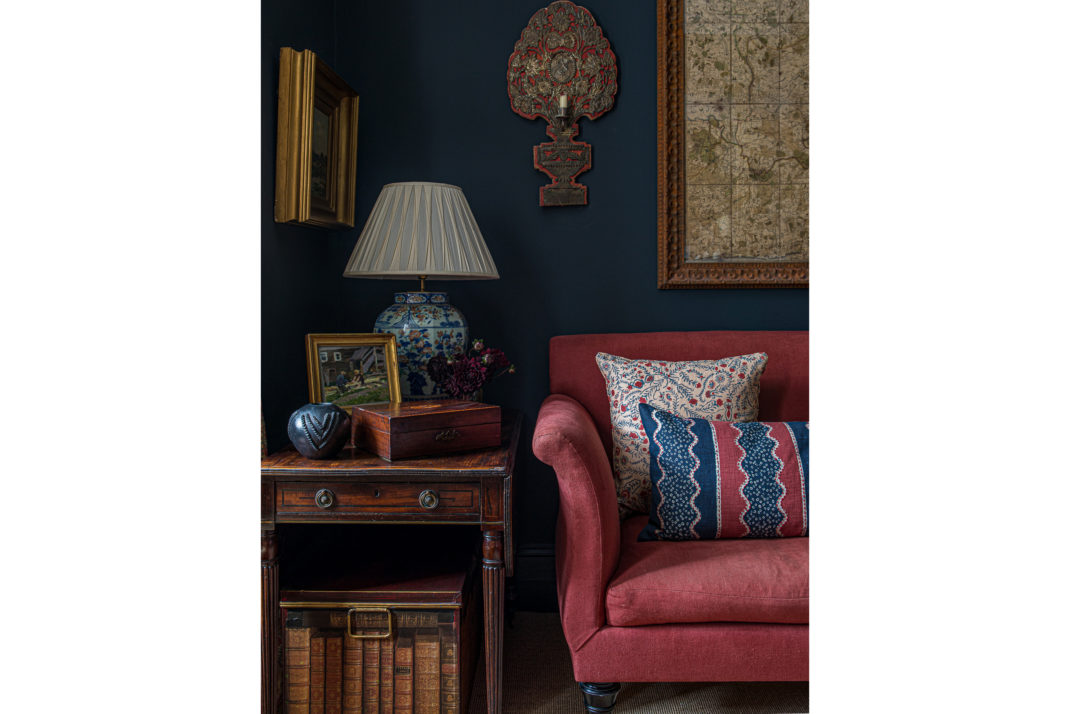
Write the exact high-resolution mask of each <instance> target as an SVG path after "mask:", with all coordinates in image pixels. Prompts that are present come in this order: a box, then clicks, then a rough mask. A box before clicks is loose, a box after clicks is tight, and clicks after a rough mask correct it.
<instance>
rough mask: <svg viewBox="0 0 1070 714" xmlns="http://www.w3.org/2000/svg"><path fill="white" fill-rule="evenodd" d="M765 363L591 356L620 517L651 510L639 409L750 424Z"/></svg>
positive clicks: (761, 359)
mask: <svg viewBox="0 0 1070 714" xmlns="http://www.w3.org/2000/svg"><path fill="white" fill-rule="evenodd" d="M767 359H768V355H766V354H765V353H764V352H755V353H754V354H749V355H741V356H739V357H725V358H724V359H711V360H696V361H693V362H665V361H661V360H650V359H626V358H624V357H617V356H614V355H610V354H606V353H605V352H599V353H598V354H597V355H595V360H596V361H597V362H598V369H600V370H602V376H603V377H605V378H606V396H608V397H609V421H610V424H611V425H612V430H613V476H614V478H615V479H616V486H617V505H618V507H619V509H620V516H621V518H624V517H626V516H630V515H634V514H636V513H647V512H648V511H649V510H650V449H649V446H648V441H647V435H646V432H645V430H644V429H643V423H642V421H641V420H640V417H639V405H640V404H649V405H651V406H652V407H657V408H658V409H666V410H668V411H670V412H672V413H673V414H680V415H684V416H689V417H697V418H700V419H711V420H717V421H754V420H755V419H757V418H758V380H759V379H760V378H761V376H762V372H764V371H765V363H766V360H767Z"/></svg>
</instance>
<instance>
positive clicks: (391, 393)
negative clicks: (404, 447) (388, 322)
mask: <svg viewBox="0 0 1070 714" xmlns="http://www.w3.org/2000/svg"><path fill="white" fill-rule="evenodd" d="M305 353H306V356H307V359H308V399H309V401H310V402H312V403H314V404H315V403H319V402H330V403H332V404H334V405H336V406H339V407H341V408H342V409H345V410H346V411H347V412H350V413H352V412H353V407H354V406H356V405H358V404H371V403H374V402H400V401H401V381H400V379H399V377H398V350H397V343H396V341H395V338H394V335H392V334H389V333H371V334H348V335H345V334H325V333H318V334H312V335H306V336H305Z"/></svg>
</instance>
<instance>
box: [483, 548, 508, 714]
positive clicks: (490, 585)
mask: <svg viewBox="0 0 1070 714" xmlns="http://www.w3.org/2000/svg"><path fill="white" fill-rule="evenodd" d="M504 601H505V564H504V562H503V561H502V533H501V531H483V644H484V650H485V652H486V665H487V714H501V711H502V608H503V605H504Z"/></svg>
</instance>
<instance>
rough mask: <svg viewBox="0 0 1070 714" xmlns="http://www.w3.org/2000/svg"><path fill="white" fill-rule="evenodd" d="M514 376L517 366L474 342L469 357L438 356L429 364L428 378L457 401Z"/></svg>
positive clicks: (484, 345)
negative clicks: (501, 379) (504, 378)
mask: <svg viewBox="0 0 1070 714" xmlns="http://www.w3.org/2000/svg"><path fill="white" fill-rule="evenodd" d="M514 372H516V366H515V365H513V363H512V362H510V361H509V358H508V357H506V356H505V352H503V351H502V350H499V349H497V348H494V347H487V346H486V343H485V342H484V341H483V340H479V339H476V340H473V341H472V349H470V350H469V351H468V354H467V355H466V354H461V353H458V354H455V355H453V356H452V357H446V356H445V355H435V356H434V357H432V358H431V359H430V360H428V362H427V374H428V376H429V377H431V379H433V380H434V381H435V384H437V385H438V387H439V388H440V389H441V390H442V391H443V392H445V393H446V394H449V395H450V396H452V397H455V398H461V397H466V396H469V395H471V394H472V393H473V392H477V391H479V390H480V389H482V388H483V386H484V385H485V384H486V383H487V382H489V381H490V380H492V379H494V378H495V377H499V376H501V375H503V374H507V373H508V374H513V373H514Z"/></svg>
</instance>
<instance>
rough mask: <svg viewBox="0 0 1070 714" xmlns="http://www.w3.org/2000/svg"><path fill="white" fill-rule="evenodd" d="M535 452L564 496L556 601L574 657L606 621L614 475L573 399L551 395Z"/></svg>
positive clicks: (614, 541)
mask: <svg viewBox="0 0 1070 714" xmlns="http://www.w3.org/2000/svg"><path fill="white" fill-rule="evenodd" d="M532 450H533V451H534V453H535V456H536V457H538V459H539V460H540V461H542V462H543V463H545V464H548V465H550V466H552V467H553V469H554V472H555V473H556V474H557V484H558V486H559V488H560V491H561V501H560V504H561V505H560V511H559V513H558V517H557V599H558V604H559V605H560V608H561V623H562V625H563V627H564V631H565V639H566V640H567V641H568V644H569V647H570V648H571V649H572V650H573V651H576V650H578V649H579V648H580V647H582V646H583V645H584V644H585V643H586V642H587V640H588V639H590V638H591V636H592V635H594V633H595V632H597V631H598V629H599V628H601V627H602V626H603V625H605V620H606V605H605V603H606V585H607V583H608V582H609V577H610V576H611V575H612V574H613V571H614V570H616V568H617V560H618V559H619V558H620V519H619V518H618V516H617V494H616V489H615V487H614V485H613V473H612V471H611V470H610V466H609V458H608V456H607V455H606V451H605V448H604V447H603V446H602V441H601V439H599V437H598V430H597V429H596V428H595V425H594V421H593V420H592V419H591V415H590V414H588V413H587V410H586V409H585V408H584V407H583V406H582V405H581V404H580V403H579V402H577V401H576V400H575V399H572V398H571V397H567V396H565V395H563V394H551V395H550V396H549V397H547V398H546V400H545V401H543V403H542V406H541V407H540V408H539V418H538V420H537V421H536V422H535V436H534V438H533V439H532Z"/></svg>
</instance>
